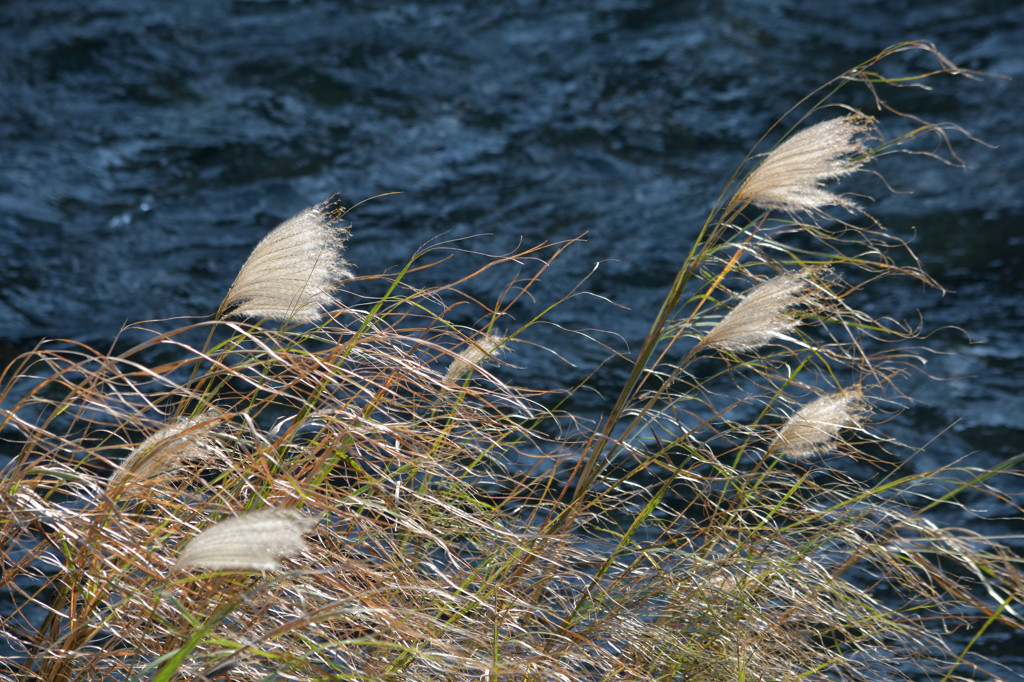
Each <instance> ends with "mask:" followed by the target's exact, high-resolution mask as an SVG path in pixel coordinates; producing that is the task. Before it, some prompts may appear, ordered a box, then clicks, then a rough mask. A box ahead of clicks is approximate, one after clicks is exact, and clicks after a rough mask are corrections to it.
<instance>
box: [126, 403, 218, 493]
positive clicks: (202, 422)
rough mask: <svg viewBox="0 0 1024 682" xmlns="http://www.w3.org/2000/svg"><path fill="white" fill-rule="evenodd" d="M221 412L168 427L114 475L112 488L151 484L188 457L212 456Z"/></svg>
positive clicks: (145, 444) (207, 412) (138, 449)
mask: <svg viewBox="0 0 1024 682" xmlns="http://www.w3.org/2000/svg"><path fill="white" fill-rule="evenodd" d="M219 417H220V413H219V412H218V411H217V410H213V409H210V410H207V411H206V412H203V413H202V414H199V415H196V416H195V417H190V418H184V419H180V420H178V421H177V422H175V423H173V424H170V425H168V426H164V427H163V428H161V429H159V430H157V431H156V433H154V434H153V435H151V436H150V437H149V438H147V439H146V440H144V441H143V442H142V443H140V444H139V445H138V446H137V447H136V448H135V449H134V450H133V451H132V453H131V454H130V455H128V457H127V458H125V460H124V461H123V462H121V465H120V466H119V467H118V469H117V470H116V471H115V472H114V473H113V474H112V475H111V477H110V488H111V489H112V490H116V489H118V488H121V487H122V486H123V485H124V484H126V483H131V484H133V485H147V484H150V483H152V482H154V481H155V480H157V479H158V478H160V477H161V476H163V475H164V474H168V473H171V472H173V471H174V470H175V469H177V468H178V467H179V466H180V464H181V463H182V462H183V461H185V460H188V459H197V460H201V459H208V458H209V457H210V456H211V455H212V454H214V453H216V451H217V448H216V444H215V442H214V439H213V438H212V435H213V433H214V431H216V430H217V428H218V427H220V426H221V421H220V420H219Z"/></svg>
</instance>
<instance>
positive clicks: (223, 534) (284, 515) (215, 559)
mask: <svg viewBox="0 0 1024 682" xmlns="http://www.w3.org/2000/svg"><path fill="white" fill-rule="evenodd" d="M314 525H316V522H315V521H313V520H312V519H310V518H308V517H306V516H303V515H302V514H301V513H299V512H297V511H295V510H290V509H264V510H261V511H256V512H252V513H250V514H245V515H243V516H236V517H234V518H230V519H227V520H224V521H221V522H219V523H215V524H214V525H212V526H210V527H209V528H207V529H205V530H204V531H202V532H201V533H199V535H197V536H195V537H194V538H192V540H190V541H189V543H188V544H187V545H186V546H185V549H184V550H182V552H181V554H180V555H179V556H178V560H177V562H175V564H174V568H175V570H179V571H180V570H185V569H189V568H206V569H209V570H214V571H219V570H241V571H247V570H259V571H270V570H276V569H277V568H279V567H280V564H279V562H278V561H277V560H278V558H280V557H285V556H292V555H294V554H298V553H299V552H301V551H302V550H304V549H305V548H306V542H305V541H304V540H303V539H302V536H303V535H304V534H305V533H308V532H309V531H310V530H311V529H312V528H313V526H314Z"/></svg>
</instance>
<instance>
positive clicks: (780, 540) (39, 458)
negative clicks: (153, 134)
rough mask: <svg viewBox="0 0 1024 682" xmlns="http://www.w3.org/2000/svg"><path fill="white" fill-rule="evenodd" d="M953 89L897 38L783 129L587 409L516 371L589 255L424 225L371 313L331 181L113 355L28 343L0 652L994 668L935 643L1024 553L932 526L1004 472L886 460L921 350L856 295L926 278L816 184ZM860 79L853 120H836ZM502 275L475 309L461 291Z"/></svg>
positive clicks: (203, 663) (10, 396)
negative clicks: (221, 280) (358, 288)
mask: <svg viewBox="0 0 1024 682" xmlns="http://www.w3.org/2000/svg"><path fill="white" fill-rule="evenodd" d="M905 57H913V58H914V59H920V58H926V59H930V60H932V61H933V63H934V64H935V65H936V66H935V67H934V68H933V69H926V70H923V71H913V70H909V71H908V70H907V69H909V68H911V67H908V66H907V64H908V63H914V60H907V59H905ZM901 69H902V70H901ZM883 74H886V75H883ZM951 76H971V74H968V73H966V72H964V71H962V70H959V69H957V68H956V67H955V66H954V65H953V64H952V63H951V62H949V60H947V59H946V58H945V57H943V56H942V55H941V54H940V53H938V52H937V51H936V50H935V48H934V47H932V46H931V45H928V44H924V43H906V44H901V45H897V46H894V47H892V48H890V49H888V50H886V51H884V52H882V53H881V54H879V55H877V56H876V57H874V58H872V59H871V60H868V61H866V62H864V63H862V64H860V65H858V66H856V67H854V68H853V69H850V70H849V71H847V72H846V73H844V74H842V75H840V76H839V77H837V78H836V79H835V80H833V81H831V82H830V83H828V84H826V85H825V86H823V87H822V88H821V89H820V90H818V91H816V92H815V93H813V94H812V95H811V96H809V97H808V98H807V99H805V100H804V101H802V102H800V103H799V104H798V105H797V106H796V107H794V109H793V110H792V111H790V112H787V113H786V115H785V116H784V117H783V118H782V119H780V123H779V124H777V125H776V126H775V127H773V129H772V130H771V131H769V132H768V133H767V134H766V136H765V137H764V138H762V140H761V144H760V145H759V147H758V148H757V149H756V150H755V152H754V153H752V154H751V155H749V156H747V157H746V159H745V160H744V161H743V162H742V163H741V165H740V168H739V170H738V171H737V173H736V174H735V175H734V176H733V177H732V178H731V179H729V181H728V183H727V186H726V189H725V190H724V191H723V193H722V195H721V196H720V197H719V199H718V201H717V202H716V204H715V207H714V209H713V210H712V211H711V213H710V215H709V216H708V218H707V221H706V222H705V224H704V225H703V226H702V227H701V229H700V230H699V234H698V236H697V238H696V240H695V242H694V244H693V246H692V248H691V250H690V251H689V252H688V253H681V254H680V257H679V263H680V267H679V271H678V273H677V275H676V277H675V279H674V281H673V282H671V283H670V284H669V286H668V291H667V293H666V296H665V298H664V300H663V301H662V302H661V304H660V306H654V308H653V309H652V311H651V313H652V323H651V327H650V332H649V334H648V335H647V337H646V339H645V340H644V342H643V344H642V346H641V347H640V348H639V349H638V350H637V351H636V352H635V353H629V352H626V351H622V350H618V351H614V352H616V353H617V354H618V357H619V358H625V359H627V360H628V361H629V362H630V363H631V368H630V371H629V373H628V376H626V377H624V379H623V384H622V387H621V390H620V391H619V393H618V395H617V396H615V397H614V402H613V404H611V406H610V408H609V409H608V411H607V413H606V414H605V415H604V416H603V417H602V418H601V420H600V421H599V422H597V423H588V422H587V421H586V420H585V419H584V418H583V417H582V416H580V415H574V414H571V413H568V412H567V411H566V406H568V405H572V404H573V402H572V400H571V398H572V394H573V392H574V391H577V390H580V389H581V388H585V387H586V386H587V385H588V384H587V383H584V384H583V385H582V386H566V387H565V390H564V391H562V392H558V393H547V392H544V391H540V390H535V389H531V388H530V387H529V386H522V385H517V384H516V383H514V382H513V380H512V378H513V377H514V376H516V371H515V367H514V366H513V365H512V364H511V363H512V362H513V361H514V362H517V363H525V362H528V361H529V357H530V352H529V351H530V348H531V346H530V342H529V340H530V338H531V332H532V329H531V328H532V327H534V326H535V325H540V324H548V323H549V321H550V322H551V323H555V324H557V319H558V308H559V306H561V305H563V304H564V303H565V302H566V301H568V300H569V299H571V298H572V297H574V296H576V295H578V294H579V293H580V292H581V291H582V288H581V287H582V284H581V285H580V286H579V287H577V288H575V289H573V290H571V291H568V292H565V293H563V294H561V295H559V294H551V293H550V292H548V291H547V290H546V287H545V286H544V285H543V281H542V280H543V277H544V275H545V273H546V272H547V270H548V268H550V267H551V265H552V264H553V263H554V262H555V261H556V260H558V259H560V258H565V257H567V255H569V254H571V253H572V247H573V242H574V241H575V240H571V241H569V242H564V243H554V244H547V243H545V244H540V245H537V246H532V247H524V248H520V249H518V250H516V251H514V252H511V253H507V254H503V255H500V256H491V257H487V258H484V259H483V260H481V261H480V262H479V263H478V264H477V265H476V269H475V270H474V271H473V272H472V274H470V275H468V276H466V277H465V278H462V279H459V280H458V281H456V282H453V283H451V284H449V285H446V286H442V287H424V286H419V285H417V284H416V281H417V279H418V278H419V277H420V275H421V274H422V272H423V271H424V270H429V269H430V268H432V267H434V266H436V265H437V264H438V263H440V262H442V261H444V260H447V259H448V258H450V257H453V255H454V254H458V253H460V252H459V251H458V250H456V249H447V250H446V249H445V248H444V247H443V246H442V245H434V246H432V247H429V248H425V249H422V250H421V251H419V252H417V253H416V254H414V255H413V256H412V257H411V259H410V261H409V263H408V265H407V266H406V267H405V268H404V269H403V270H401V271H400V272H399V273H398V274H397V275H394V276H392V277H390V278H388V277H385V276H379V277H373V276H370V277H367V278H365V279H367V280H368V281H369V282H370V284H371V285H372V284H373V282H374V281H376V282H378V283H379V284H380V285H381V286H380V293H379V294H378V295H376V296H375V297H373V298H372V299H370V300H364V301H362V302H356V301H353V300H351V298H350V297H347V296H346V295H345V294H344V293H343V292H342V293H339V292H338V291H337V290H336V289H337V286H338V284H339V283H340V282H341V281H343V280H345V279H347V278H349V277H351V269H350V267H349V265H348V264H347V263H346V262H345V261H344V260H342V258H341V255H340V248H341V246H342V245H343V241H344V239H345V237H346V236H347V233H348V226H347V224H346V225H344V226H343V225H342V224H341V222H340V219H341V217H342V216H345V217H346V218H347V217H348V214H349V212H347V211H346V210H345V209H344V208H342V207H340V206H338V204H337V200H333V199H332V200H329V201H328V202H325V203H324V204H321V205H318V206H315V207H314V208H312V209H309V210H307V211H304V212H302V213H300V214H299V215H298V216H296V217H295V218H293V219H291V220H289V221H286V222H285V223H283V224H282V226H281V227H280V228H278V229H277V230H275V231H274V232H273V233H271V235H270V236H268V238H267V239H266V240H264V241H263V242H261V243H260V244H259V245H258V246H257V247H256V249H255V251H254V253H253V255H252V256H251V257H250V260H249V261H248V262H247V263H246V265H245V266H243V268H242V271H241V272H240V274H239V276H238V278H237V279H236V283H235V284H234V285H233V286H232V287H231V289H230V291H229V293H228V295H227V297H226V298H225V300H224V304H223V305H222V306H221V310H219V311H217V313H216V314H215V315H214V316H213V318H212V319H210V320H201V321H196V322H194V323H190V324H185V325H181V326H179V327H178V328H171V329H169V330H168V328H167V327H168V325H167V324H166V323H157V324H140V325H134V326H133V327H131V329H130V331H131V336H132V337H133V338H142V339H143V340H142V341H140V342H138V343H136V344H134V345H131V346H129V347H124V345H126V344H124V345H122V346H115V350H113V351H109V350H108V351H102V350H94V349H91V348H88V347H85V346H82V345H81V344H75V343H73V342H63V343H44V344H40V345H39V346H38V347H37V348H35V349H34V350H33V351H31V352H29V353H26V354H25V355H23V356H21V357H20V358H18V359H17V360H16V361H15V362H13V363H12V364H11V365H10V366H8V367H7V368H6V370H5V371H4V373H3V376H2V381H0V400H2V404H3V412H2V414H0V416H2V420H3V427H4V428H5V429H6V433H12V434H16V435H17V437H18V439H19V440H20V452H19V454H18V456H17V457H15V458H14V459H13V460H12V461H11V462H10V463H9V464H8V465H7V466H6V468H5V469H4V470H3V471H2V472H0V482H2V486H0V504H2V506H3V513H2V515H0V524H2V534H0V560H2V561H3V574H2V578H0V587H2V588H3V592H4V599H5V600H6V604H5V611H4V615H3V619H2V624H0V628H2V631H3V634H4V636H5V637H4V638H5V640H6V641H7V642H8V645H7V647H8V648H7V649H5V650H4V651H6V653H4V654H3V656H4V658H3V665H5V666H6V670H7V672H8V673H9V675H10V676H11V678H12V679H18V680H47V681H63V680H67V681H71V680H75V681H79V680H150V679H153V680H161V681H169V680H178V679H182V680H184V679H195V680H213V679H225V680H226V679H230V680H265V679H302V680H427V679H431V680H434V679H436V680H461V679H466V680H469V679H473V680H538V681H540V680H543V681H549V680H684V679H687V680H688V679H699V680H722V681H725V680H730V681H731V680H819V679H820V680H865V679H878V680H882V679H886V680H888V679H907V678H913V677H914V676H931V679H936V678H942V679H979V678H982V677H984V676H985V675H986V673H985V672H983V670H982V668H981V667H979V663H980V662H981V661H980V658H979V657H978V655H977V654H976V653H975V652H974V651H972V649H971V646H973V645H974V644H975V642H976V641H977V638H974V639H969V638H963V639H965V640H969V641H970V644H969V645H968V646H967V648H966V649H965V648H963V646H954V645H953V644H951V639H950V637H949V633H950V632H953V631H957V630H966V629H968V628H971V627H979V628H981V629H982V630H991V629H992V628H996V627H999V628H1011V629H1017V630H1019V629H1021V628H1024V620H1022V616H1024V604H1022V603H1021V602H1022V598H1021V595H1022V594H1024V574H1022V571H1021V565H1020V564H1021V559H1020V557H1018V556H1015V555H1014V554H1013V553H1012V552H1011V551H1010V550H1009V549H1008V548H1007V547H1006V546H1005V545H1003V544H1001V543H1000V542H999V541H998V539H997V538H991V537H986V536H985V535H984V534H983V533H979V532H975V531H971V530H968V529H964V528H957V527H948V526H945V525H942V523H941V522H940V521H939V518H941V517H939V516H937V515H936V512H937V511H940V510H941V509H942V508H943V507H944V506H947V505H958V504H959V500H961V499H962V497H963V495H964V494H965V493H968V492H969V493H971V494H987V495H994V496H997V495H999V492H998V489H997V488H996V487H995V486H994V481H995V478H996V476H997V475H1002V474H1005V473H1006V472H1009V471H1012V469H1013V466H1015V464H1014V462H1011V463H1007V464H1005V465H1003V466H1000V467H998V468H997V469H991V470H978V469H974V468H970V467H966V466H962V465H960V464H957V463H952V464H950V465H948V466H945V467H943V468H941V469H939V470H937V471H933V472H929V473H923V474H907V473H906V472H905V471H903V469H902V468H901V466H900V458H901V457H902V456H905V455H906V454H907V453H906V452H905V451H903V450H901V449H900V447H899V446H898V445H897V444H895V443H894V442H893V441H892V440H891V439H889V438H888V437H886V436H885V423H886V422H888V421H889V420H892V419H895V418H896V417H897V415H896V414H894V412H895V410H894V409H893V405H894V404H895V403H896V402H897V401H896V400H894V395H893V394H894V392H898V386H899V384H898V381H899V379H900V377H902V376H903V375H904V374H906V373H907V372H908V371H910V370H911V369H912V368H913V367H914V366H915V365H916V364H917V362H918V358H917V356H916V355H915V354H914V351H913V350H911V349H910V346H909V345H908V341H912V340H913V339H914V338H915V336H916V335H915V333H914V328H913V327H910V326H908V325H904V324H901V323H899V322H894V321H892V320H888V319H877V318H875V317H873V316H872V315H870V314H868V313H867V312H865V311H862V310H858V309H857V308H856V305H855V299H856V298H857V297H858V294H859V292H860V291H862V290H864V289H866V288H869V287H871V286H878V285H879V284H880V283H882V284H883V285H884V280H886V279H887V278H890V277H909V278H913V279H916V280H918V281H920V282H922V283H923V284H925V285H934V284H935V283H934V282H933V281H932V280H931V279H930V278H929V276H928V275H927V274H926V273H924V272H923V271H921V270H920V269H919V268H918V267H917V265H916V263H917V261H916V259H914V258H913V254H912V253H911V252H910V251H909V248H908V247H907V245H906V244H904V243H903V242H902V241H901V240H900V239H899V238H898V237H897V236H895V235H893V234H891V233H889V232H887V231H886V230H885V229H884V228H883V227H882V226H881V225H880V224H879V223H878V222H877V221H876V220H875V219H874V218H872V217H871V216H870V215H868V214H867V213H866V212H865V210H864V209H863V208H862V206H863V205H865V204H866V203H867V202H866V201H864V200H863V199H860V198H858V199H857V200H855V199H854V198H853V195H852V194H851V192H852V189H856V191H857V192H858V194H863V192H864V190H863V186H862V185H857V186H855V187H854V188H851V189H849V190H848V189H846V188H845V187H846V186H845V185H843V186H842V187H840V186H838V185H837V183H839V182H843V183H847V182H850V181H856V180H857V178H865V179H867V178H869V177H870V176H869V175H868V174H866V173H864V172H863V171H865V170H867V169H869V168H870V169H872V170H873V172H880V170H884V169H879V170H874V165H875V162H876V161H879V160H881V159H880V157H884V156H887V155H889V154H892V153H896V152H900V151H907V152H912V153H916V152H919V151H920V148H919V146H918V145H917V141H918V139H919V138H922V137H924V136H927V135H932V136H935V137H936V139H938V140H939V141H941V142H946V141H947V137H948V136H949V134H950V133H952V132H955V131H958V130H959V129H957V128H955V127H954V126H951V125H949V124H940V125H936V124H929V123H925V122H923V121H922V120H921V119H919V118H911V117H909V115H907V114H905V113H901V112H899V111H896V110H895V109H893V108H892V107H890V106H888V105H887V104H886V99H885V97H886V95H887V92H889V91H890V90H891V89H893V88H900V87H909V86H926V87H931V86H932V85H931V84H932V83H935V84H939V83H940V82H942V81H944V80H945V79H947V78H949V77H951ZM943 84H945V83H943ZM856 88H860V89H861V93H860V94H861V95H862V94H863V92H864V89H865V88H866V91H867V93H868V94H869V98H868V101H869V102H872V103H873V109H872V111H871V112H860V111H857V110H856V109H853V108H852V107H850V106H849V105H848V104H847V102H849V101H851V100H849V99H846V98H845V97H846V95H847V93H848V92H849V91H850V90H853V89H856ZM852 94H855V90H854V93H852ZM869 113H870V115H869ZM907 122H909V123H910V126H909V132H907V125H906V124H907ZM893 128H895V129H898V130H903V131H904V132H901V133H897V134H895V135H892V136H889V137H887V131H888V130H890V129H893ZM784 131H785V132H784ZM772 142H774V146H771V144H770V143H772ZM945 160H946V161H950V162H955V161H956V157H955V156H948V157H945ZM462 253H463V256H464V257H469V256H466V255H465V252H462ZM499 276H503V277H507V279H506V281H507V285H506V286H505V287H504V288H503V289H501V290H499V291H495V292H493V300H484V299H482V298H481V297H480V296H479V295H476V296H469V295H464V294H462V293H460V292H461V291H465V290H467V288H468V287H469V286H470V285H471V284H473V283H474V280H480V281H485V280H486V281H493V280H494V279H496V278H498V277H499ZM527 300H529V301H530V302H531V305H532V306H533V307H534V309H536V310H538V312H536V314H534V316H533V317H528V318H526V319H523V318H522V317H520V318H519V319H518V321H517V318H515V317H514V316H512V315H511V313H510V311H511V309H512V308H513V306H517V312H518V311H520V310H522V309H527V307H524V306H522V305H520V304H521V303H522V302H525V301H527ZM211 312H213V311H211ZM235 317H242V318H245V319H244V320H241V321H240V320H237V319H229V318H235ZM466 319H475V320H477V322H478V324H476V325H473V326H472V328H471V327H470V326H467V325H464V324H459V323H456V321H455V320H466ZM264 321H269V322H271V323H273V324H267V325H262V324H261V322H264ZM565 331H566V337H565V342H566V343H579V342H582V341H586V340H588V339H589V340H592V337H591V336H589V335H588V334H586V333H583V332H580V333H578V334H577V335H575V336H573V335H572V332H571V331H569V330H565ZM197 338H198V339H202V338H207V341H206V342H205V343H200V344H197V343H196V342H195V341H194V339H197ZM511 347H515V348H516V350H517V352H516V353H515V354H514V355H509V354H505V353H503V352H502V351H504V350H505V349H506V348H511ZM118 348H120V349H119V350H118ZM547 350H549V351H551V352H552V353H554V354H555V355H556V356H557V354H558V348H557V347H552V348H548V349H547ZM593 371H594V372H595V373H596V372H603V371H606V370H605V369H603V366H601V367H598V368H595V369H594V370H593ZM591 376H592V377H593V374H592V375H591ZM873 418H874V420H873Z"/></svg>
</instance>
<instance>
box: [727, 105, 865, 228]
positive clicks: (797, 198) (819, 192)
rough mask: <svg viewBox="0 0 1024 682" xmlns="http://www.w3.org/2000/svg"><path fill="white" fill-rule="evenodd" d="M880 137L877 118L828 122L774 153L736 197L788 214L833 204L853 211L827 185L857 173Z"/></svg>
mask: <svg viewBox="0 0 1024 682" xmlns="http://www.w3.org/2000/svg"><path fill="white" fill-rule="evenodd" d="M877 139H880V138H879V134H878V131H877V128H876V126H875V120H874V119H873V118H871V117H870V116H866V115H864V114H860V113H854V114H850V115H848V116H842V117H840V118H833V119H830V120H828V121H822V122H821V123H818V124H817V125H813V126H811V127H810V128H807V129H806V130H802V131H800V132H798V133H796V134H795V135H793V136H792V137H790V138H789V139H787V140H785V141H784V142H782V144H780V145H779V146H778V147H776V148H775V149H774V150H772V151H771V152H770V153H769V154H768V155H767V156H766V157H765V159H764V161H762V162H761V165H760V166H758V167H757V168H756V169H755V170H754V172H752V173H751V174H750V176H749V177H748V178H747V179H746V181H745V182H744V183H743V185H742V186H741V187H740V189H739V191H738V192H737V193H736V197H737V199H739V200H740V201H749V202H750V203H752V204H754V205H755V206H759V207H761V208H766V209H778V210H781V211H786V212H788V213H796V212H799V211H807V212H810V213H813V212H816V211H820V210H821V209H823V208H825V207H828V206H841V207H843V208H846V209H850V210H853V209H855V208H856V207H857V205H856V204H855V203H854V202H853V201H851V200H850V199H848V198H846V197H844V196H841V195H838V194H833V193H832V192H830V191H828V190H827V189H825V182H826V181H828V180H838V179H839V178H842V177H845V176H847V175H850V174H851V173H854V172H855V171H857V170H858V169H859V168H860V167H861V165H862V164H863V162H864V154H865V153H866V152H867V151H868V150H869V149H870V147H869V146H868V141H869V140H877Z"/></svg>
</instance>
